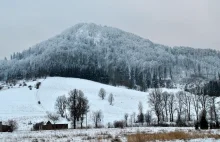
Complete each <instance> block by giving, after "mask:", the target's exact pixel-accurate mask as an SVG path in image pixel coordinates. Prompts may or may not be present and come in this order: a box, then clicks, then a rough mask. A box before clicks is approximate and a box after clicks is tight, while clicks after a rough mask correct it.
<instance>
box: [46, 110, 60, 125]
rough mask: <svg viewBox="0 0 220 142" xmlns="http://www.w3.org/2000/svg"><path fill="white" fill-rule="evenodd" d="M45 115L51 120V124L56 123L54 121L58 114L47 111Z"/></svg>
mask: <svg viewBox="0 0 220 142" xmlns="http://www.w3.org/2000/svg"><path fill="white" fill-rule="evenodd" d="M47 117H48V118H49V119H50V120H51V121H52V122H53V124H56V122H57V121H58V120H59V118H60V116H59V114H56V113H52V112H48V113H47Z"/></svg>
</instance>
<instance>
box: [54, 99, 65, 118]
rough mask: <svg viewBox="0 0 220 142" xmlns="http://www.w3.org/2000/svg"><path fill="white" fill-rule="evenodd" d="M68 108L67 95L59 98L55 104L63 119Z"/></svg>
mask: <svg viewBox="0 0 220 142" xmlns="http://www.w3.org/2000/svg"><path fill="white" fill-rule="evenodd" d="M66 106H67V99H66V97H65V95H63V96H59V97H57V99H56V103H55V109H56V110H57V113H58V114H60V115H61V117H64V114H65V113H66ZM65 115H66V114H65Z"/></svg>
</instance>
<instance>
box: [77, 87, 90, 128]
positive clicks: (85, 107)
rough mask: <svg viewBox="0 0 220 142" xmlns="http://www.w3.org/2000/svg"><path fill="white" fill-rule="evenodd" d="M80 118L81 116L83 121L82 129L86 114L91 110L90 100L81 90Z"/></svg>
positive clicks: (79, 98)
mask: <svg viewBox="0 0 220 142" xmlns="http://www.w3.org/2000/svg"><path fill="white" fill-rule="evenodd" d="M77 109H78V118H80V121H81V129H82V128H83V121H84V115H85V114H87V113H88V111H89V101H88V99H87V98H86V97H85V96H84V93H83V92H82V91H81V90H79V96H78V104H77Z"/></svg>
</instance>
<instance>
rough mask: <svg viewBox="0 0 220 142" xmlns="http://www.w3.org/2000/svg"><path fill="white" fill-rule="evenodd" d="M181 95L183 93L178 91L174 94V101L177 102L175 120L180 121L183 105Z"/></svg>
mask: <svg viewBox="0 0 220 142" xmlns="http://www.w3.org/2000/svg"><path fill="white" fill-rule="evenodd" d="M183 95H184V92H183V91H180V92H177V94H176V100H177V108H176V109H177V120H179V121H180V120H182V118H181V116H182V114H183V109H184V104H183Z"/></svg>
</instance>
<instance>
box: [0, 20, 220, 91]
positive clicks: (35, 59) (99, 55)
mask: <svg viewBox="0 0 220 142" xmlns="http://www.w3.org/2000/svg"><path fill="white" fill-rule="evenodd" d="M219 72H220V52H219V51H216V50H211V49H194V48H190V47H168V46H164V45H160V44H155V43H153V42H151V41H150V40H147V39H144V38H141V37H139V36H136V35H134V34H131V33H127V32H124V31H122V30H120V29H117V28H112V27H106V26H99V25H96V24H85V23H82V24H77V25H75V26H73V27H71V28H69V29H67V30H66V31H64V32H63V33H61V34H60V35H57V36H55V37H53V38H51V39H49V40H46V41H44V42H42V43H39V44H37V45H35V46H33V47H31V48H29V49H27V50H25V51H23V52H21V53H14V54H13V55H11V59H10V60H2V61H0V80H12V79H31V78H36V77H44V76H61V77H76V78H84V79H89V80H93V81H97V82H102V83H106V84H112V85H124V86H127V87H129V88H134V89H138V90H142V91H144V90H146V89H147V88H150V87H158V86H160V87H172V86H173V83H174V84H176V83H182V82H184V83H187V81H186V80H190V79H192V78H197V79H198V78H199V79H202V80H211V79H215V78H218V75H219Z"/></svg>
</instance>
